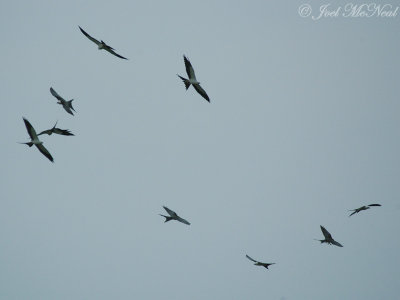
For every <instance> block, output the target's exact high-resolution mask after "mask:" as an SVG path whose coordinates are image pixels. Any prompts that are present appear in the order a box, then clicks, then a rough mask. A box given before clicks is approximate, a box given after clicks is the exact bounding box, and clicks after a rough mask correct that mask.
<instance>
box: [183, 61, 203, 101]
mask: <svg viewBox="0 0 400 300" xmlns="http://www.w3.org/2000/svg"><path fill="white" fill-rule="evenodd" d="M183 60H184V61H185V67H186V73H187V75H188V77H189V79H186V78H184V77H182V76H180V75H179V74H176V75H178V77H179V78H180V79H182V81H183V83H184V84H185V87H186V90H187V89H188V88H189V87H190V85H193V87H194V89H195V90H196V91H197V92H198V93H199V94H200V95H201V96H202V97H203V98H204V99H206V100H207V101H208V102H210V98H209V97H208V95H207V93H206V91H205V90H203V88H202V87H201V86H200V82H198V81H197V79H196V75H195V74H194V70H193V67H192V64H191V63H190V61H189V60H188V59H187V57H186V56H185V55H184V56H183Z"/></svg>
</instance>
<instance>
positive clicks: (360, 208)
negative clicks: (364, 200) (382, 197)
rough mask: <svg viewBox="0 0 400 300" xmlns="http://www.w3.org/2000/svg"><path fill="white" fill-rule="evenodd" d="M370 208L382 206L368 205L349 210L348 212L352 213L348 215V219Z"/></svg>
mask: <svg viewBox="0 0 400 300" xmlns="http://www.w3.org/2000/svg"><path fill="white" fill-rule="evenodd" d="M372 206H382V205H380V204H369V205H364V206H361V207H359V208H356V209H351V210H349V211H352V213H351V214H350V215H349V217H351V216H352V215H354V214H357V213H359V212H360V211H363V210H367V209H370V208H371V207H372Z"/></svg>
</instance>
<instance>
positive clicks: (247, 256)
mask: <svg viewBox="0 0 400 300" xmlns="http://www.w3.org/2000/svg"><path fill="white" fill-rule="evenodd" d="M246 257H247V258H248V259H250V260H251V261H253V262H255V263H259V261H256V260H255V259H252V258H251V257H250V256H248V255H247V254H246Z"/></svg>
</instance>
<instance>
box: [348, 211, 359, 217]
mask: <svg viewBox="0 0 400 300" xmlns="http://www.w3.org/2000/svg"><path fill="white" fill-rule="evenodd" d="M351 211H352V213H351V214H350V215H349V217H351V216H352V215H354V214H356V213H358V211H357V209H352V210H351Z"/></svg>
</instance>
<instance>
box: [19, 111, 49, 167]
mask: <svg viewBox="0 0 400 300" xmlns="http://www.w3.org/2000/svg"><path fill="white" fill-rule="evenodd" d="M22 119H23V120H24V123H25V127H26V130H27V131H28V134H29V137H30V138H31V141H30V142H27V143H21V144H25V145H28V146H29V147H32V145H35V146H36V148H38V149H39V151H40V152H41V153H42V154H43V155H44V156H46V157H47V158H48V159H49V160H50V161H51V162H54V159H53V157H52V156H51V154H50V152H49V151H48V150H47V149H46V148H45V147H44V146H43V142H42V141H40V140H39V138H38V136H37V134H36V131H35V128H33V126H32V125H31V123H29V121H28V120H27V119H25V118H22Z"/></svg>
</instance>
